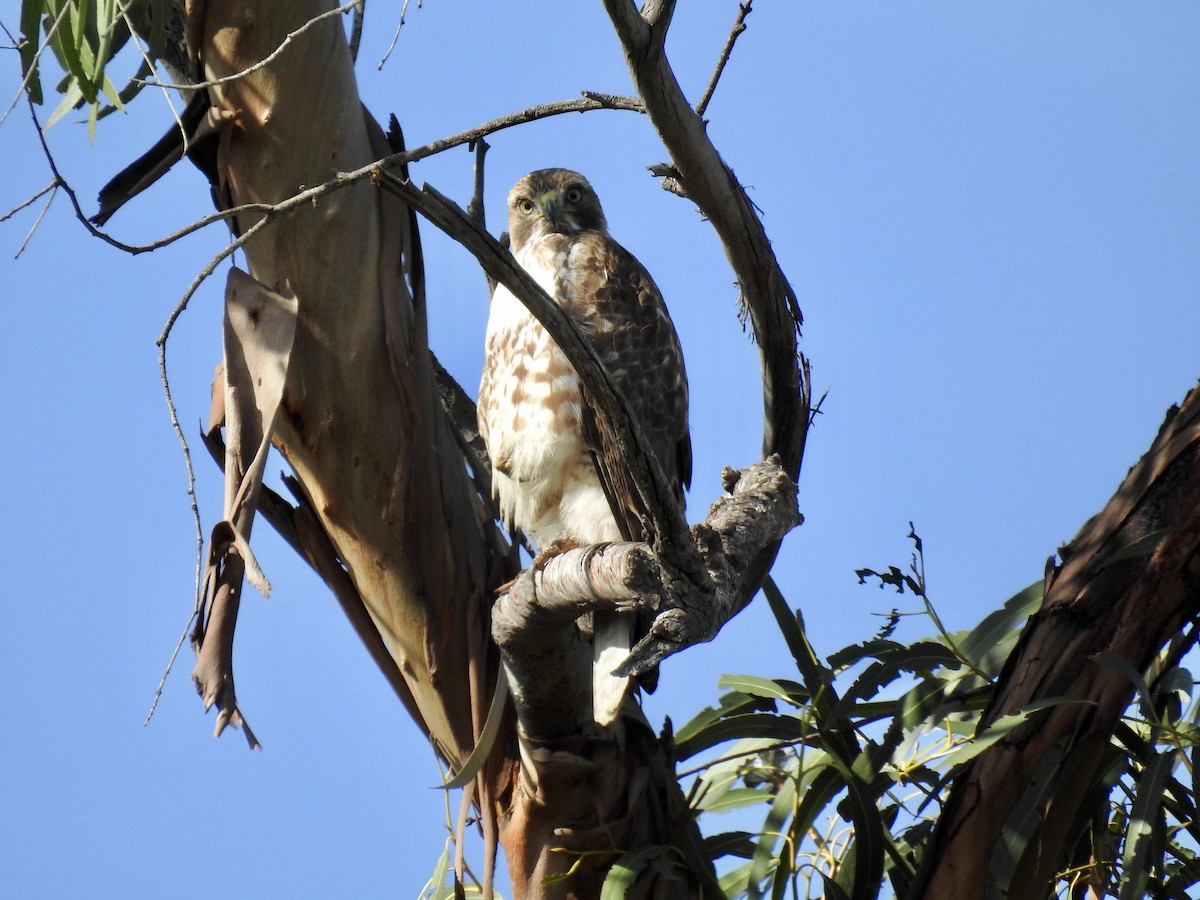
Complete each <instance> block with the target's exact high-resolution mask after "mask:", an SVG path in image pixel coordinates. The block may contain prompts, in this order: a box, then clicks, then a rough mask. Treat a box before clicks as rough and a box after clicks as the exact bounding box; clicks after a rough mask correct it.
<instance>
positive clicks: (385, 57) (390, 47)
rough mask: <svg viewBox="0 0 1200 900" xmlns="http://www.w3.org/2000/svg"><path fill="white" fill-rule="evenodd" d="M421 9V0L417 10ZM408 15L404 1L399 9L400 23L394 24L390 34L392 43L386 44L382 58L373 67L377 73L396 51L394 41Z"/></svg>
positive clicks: (397, 38)
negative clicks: (394, 26)
mask: <svg viewBox="0 0 1200 900" xmlns="http://www.w3.org/2000/svg"><path fill="white" fill-rule="evenodd" d="M420 8H421V0H417V9H420ZM407 14H408V0H404V4H403V5H402V6H401V7H400V21H399V22H397V23H396V30H395V31H393V32H392V42H391V43H390V44H388V48H387V50H386V51H384V54H383V57H382V58H381V59H380V60H379V63H378V64H377V65H376V66H375V68H376V69H377V70H378V71H383V67H384V65H385V64H386V63H387V61H388V59H389V58H390V57H391V55H392V51H393V50H395V49H396V41H398V40H400V29H401V28H403V27H404V17H405V16H406V15H407Z"/></svg>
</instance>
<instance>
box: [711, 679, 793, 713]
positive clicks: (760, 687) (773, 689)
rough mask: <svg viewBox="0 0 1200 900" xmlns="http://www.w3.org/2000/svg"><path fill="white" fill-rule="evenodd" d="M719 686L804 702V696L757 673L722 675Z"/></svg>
mask: <svg viewBox="0 0 1200 900" xmlns="http://www.w3.org/2000/svg"><path fill="white" fill-rule="evenodd" d="M717 687H720V688H733V689H734V690H736V691H738V692H739V693H741V694H745V695H748V696H752V697H767V698H770V699H773V700H783V701H784V702H786V703H791V704H792V705H794V706H802V705H803V704H804V698H803V697H796V696H795V695H794V694H793V693H792V692H791V691H789V690H788V689H787V688H785V687H784V686H783V685H782V684H781V683H780V682H778V681H775V680H774V679H771V678H760V677H759V676H757V675H722V676H721V677H720V678H719V679H717Z"/></svg>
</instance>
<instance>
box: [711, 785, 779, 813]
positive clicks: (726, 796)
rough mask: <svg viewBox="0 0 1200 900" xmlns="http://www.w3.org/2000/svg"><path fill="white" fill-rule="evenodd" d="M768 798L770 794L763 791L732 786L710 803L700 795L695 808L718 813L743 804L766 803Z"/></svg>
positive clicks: (737, 807)
mask: <svg viewBox="0 0 1200 900" xmlns="http://www.w3.org/2000/svg"><path fill="white" fill-rule="evenodd" d="M770 799H771V795H770V794H768V793H765V792H764V791H756V790H755V789H754V788H733V789H732V790H728V791H725V792H724V793H723V794H722V795H721V796H720V797H718V798H716V799H715V800H714V801H713V802H712V803H707V802H706V798H703V797H702V798H701V799H700V802H699V803H698V804H697V808H698V809H702V810H704V811H705V812H711V813H719V812H727V811H729V810H731V809H739V808H741V807H743V806H752V805H754V804H755V803H766V802H767V801H769V800H770Z"/></svg>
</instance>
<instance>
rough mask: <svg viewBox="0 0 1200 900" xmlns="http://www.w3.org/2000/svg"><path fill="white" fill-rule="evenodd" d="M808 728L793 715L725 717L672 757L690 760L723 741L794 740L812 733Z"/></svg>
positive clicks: (683, 744) (683, 743)
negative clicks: (749, 739)
mask: <svg viewBox="0 0 1200 900" xmlns="http://www.w3.org/2000/svg"><path fill="white" fill-rule="evenodd" d="M812 731H813V729H812V727H811V726H806V725H805V723H804V722H802V721H801V720H800V719H799V718H797V717H795V716H779V715H775V714H774V713H744V714H742V715H735V716H726V717H725V718H722V719H718V720H717V721H715V722H713V723H712V724H710V725H708V726H706V727H704V728H701V729H700V730H699V731H698V732H696V733H695V734H693V735H692V737H691V738H689V739H687V740H684V741H677V742H676V744H675V758H676V759H679V760H685V759H689V758H691V757H693V756H695V755H696V754H697V753H699V752H701V751H702V750H707V749H708V748H710V747H713V746H715V745H717V744H721V743H724V742H725V741H733V740H738V739H741V738H772V739H774V740H777V741H794V740H799V739H800V738H802V737H804V736H805V734H810V733H812Z"/></svg>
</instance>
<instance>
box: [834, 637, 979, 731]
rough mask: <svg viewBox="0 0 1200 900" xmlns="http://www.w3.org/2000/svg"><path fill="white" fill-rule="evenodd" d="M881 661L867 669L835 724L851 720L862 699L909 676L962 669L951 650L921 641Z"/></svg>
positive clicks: (836, 711)
mask: <svg viewBox="0 0 1200 900" xmlns="http://www.w3.org/2000/svg"><path fill="white" fill-rule="evenodd" d="M885 643H891V642H890V641H889V642H885ZM878 659H879V661H878V662H875V663H872V664H871V665H869V666H867V668H866V669H865V670H864V671H863V673H862V674H861V675H860V676H859V677H858V678H857V679H855V681H854V684H853V685H851V686H850V689H849V690H848V691H846V693H845V694H843V695H842V699H841V700H840V701H838V704H837V705H836V706H835V707H834V709H833V712H832V714H831V715H832V718H833V719H834V720H835V721H836V720H837V719H840V718H843V717H848V716H851V715H852V714H853V710H854V706H855V702H856V701H857V700H858V699H859V698H862V699H866V698H868V697H874V696H875V695H876V694H877V693H878V692H879V690H880V689H881V688H884V687H886V686H887V685H889V684H891V683H892V682H893V681H895V680H896V679H897V678H899V677H900V675H901V674H903V673H905V672H914V673H917V672H932V671H935V670H937V669H939V668H942V667H945V666H952V667H958V666H959V665H961V663H960V662H959V660H958V657H956V656H955V655H954V653H953V652H952V651H951V650H950V649H949V648H948V647H946V646H945V645H944V644H939V643H937V642H936V641H920V642H918V643H916V644H913V645H912V646H911V647H905V646H903V645H899V644H895V645H893V646H891V647H889V648H887V649H886V650H884V651H882V652H881V653H880V655H879V657H878Z"/></svg>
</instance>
